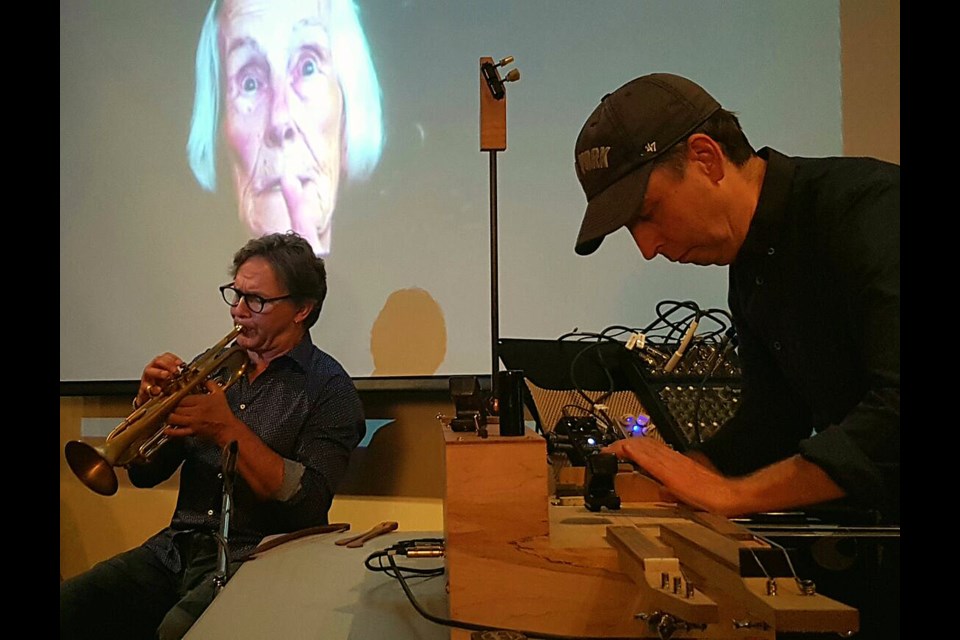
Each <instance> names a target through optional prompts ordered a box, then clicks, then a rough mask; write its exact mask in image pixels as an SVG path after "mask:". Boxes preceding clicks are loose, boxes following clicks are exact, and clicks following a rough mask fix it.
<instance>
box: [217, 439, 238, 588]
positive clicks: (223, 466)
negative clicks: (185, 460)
mask: <svg viewBox="0 0 960 640" xmlns="http://www.w3.org/2000/svg"><path fill="white" fill-rule="evenodd" d="M237 448H238V445H237V441H236V440H231V441H230V443H229V444H228V445H227V446H225V447H224V448H223V453H222V455H221V457H220V475H221V476H222V477H223V498H222V501H221V504H220V530H219V533H218V535H217V572H216V573H215V574H214V576H213V582H214V587H215V589H216V591H215V595H218V594H219V593H220V592H221V591H222V590H223V588H224V587H225V586H226V584H227V581H228V580H229V579H230V574H229V570H230V549H229V547H228V545H227V542H228V539H229V534H230V516H231V514H232V512H233V482H234V479H235V478H236V475H237Z"/></svg>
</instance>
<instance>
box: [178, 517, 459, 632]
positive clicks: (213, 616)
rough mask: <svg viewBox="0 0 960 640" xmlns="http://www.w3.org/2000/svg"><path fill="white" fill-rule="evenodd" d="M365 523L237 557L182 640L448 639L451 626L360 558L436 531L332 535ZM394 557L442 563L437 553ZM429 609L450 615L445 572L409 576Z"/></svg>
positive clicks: (406, 562)
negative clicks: (360, 542)
mask: <svg viewBox="0 0 960 640" xmlns="http://www.w3.org/2000/svg"><path fill="white" fill-rule="evenodd" d="M357 533H362V531H349V532H345V533H329V534H324V535H317V536H311V537H305V538H301V539H298V540H293V541H291V542H287V543H285V544H283V545H280V546H278V547H275V548H273V549H270V550H269V551H266V552H265V553H263V554H262V555H260V556H258V557H255V558H253V559H252V560H249V561H247V562H246V563H244V564H243V565H241V567H240V569H239V570H238V571H237V573H236V574H235V575H234V576H232V577H231V579H230V581H229V582H228V583H227V585H226V586H225V587H224V589H223V591H221V592H220V594H219V595H218V596H217V597H216V598H215V599H214V601H213V603H211V605H210V607H209V608H208V609H207V610H206V612H205V613H204V614H203V615H202V616H201V617H200V619H199V620H198V621H197V623H196V624H195V625H194V626H193V628H192V629H191V630H190V632H189V633H188V634H187V636H186V638H187V640H218V639H223V640H245V639H250V640H264V639H272V638H278V639H282V640H297V639H299V638H304V639H306V638H310V639H323V640H327V639H330V640H336V639H338V638H349V639H351V640H366V639H368V638H370V639H378V638H396V639H398V640H402V639H414V640H441V639H442V640H449V637H450V629H449V628H448V627H446V626H443V625H439V624H435V623H433V622H430V621H429V620H427V619H426V618H424V617H422V616H421V615H420V614H419V613H417V611H416V609H414V607H413V605H412V604H411V603H410V602H409V600H408V599H407V597H406V595H405V594H404V592H403V589H402V588H401V586H400V584H399V583H398V582H397V581H396V580H394V579H393V578H390V577H389V576H387V575H386V574H385V573H382V572H373V571H370V570H368V569H367V568H366V567H365V566H364V560H365V559H366V558H367V557H368V556H369V555H370V554H371V553H372V552H374V551H379V550H382V549H385V548H387V547H389V546H391V545H392V544H394V543H396V542H399V541H401V540H409V539H414V538H439V537H442V534H441V533H438V532H422V531H421V532H410V531H394V532H392V533H390V534H387V535H383V536H380V537H378V538H374V539H373V540H371V541H369V542H367V543H366V544H365V545H364V546H363V547H360V548H356V549H349V548H347V547H344V546H337V545H335V544H334V541H335V540H337V539H339V538H342V537H346V536H349V535H352V534H357ZM396 561H397V563H398V564H401V565H406V566H417V567H441V566H443V564H442V563H443V559H442V558H435V559H423V560H410V559H408V558H405V557H402V556H397V557H396ZM408 583H410V584H411V587H412V589H413V591H414V594H415V595H416V597H417V600H418V601H419V602H420V604H421V606H422V607H424V608H425V609H426V610H427V611H429V612H430V613H431V614H433V615H435V616H438V617H441V618H446V617H447V615H448V607H447V596H446V591H445V585H446V577H445V576H443V575H440V576H436V577H430V578H420V577H417V578H412V579H410V578H408Z"/></svg>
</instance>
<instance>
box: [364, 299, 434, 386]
mask: <svg viewBox="0 0 960 640" xmlns="http://www.w3.org/2000/svg"><path fill="white" fill-rule="evenodd" d="M370 354H371V355H372V356H373V375H375V376H428V375H432V374H434V373H436V371H437V369H438V368H440V364H441V363H442V362H443V359H444V358H445V357H446V355H447V325H446V321H445V320H444V317H443V310H442V309H441V308H440V305H439V304H437V301H436V300H434V299H433V296H431V295H430V293H429V292H427V291H426V290H424V289H419V288H411V289H398V290H396V291H394V292H393V293H391V294H390V295H389V297H387V301H386V302H385V303H384V305H383V308H382V309H381V310H380V313H379V314H378V315H377V319H376V320H374V322H373V327H372V328H371V329H370Z"/></svg>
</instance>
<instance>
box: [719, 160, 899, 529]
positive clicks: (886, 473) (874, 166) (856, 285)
mask: <svg viewBox="0 0 960 640" xmlns="http://www.w3.org/2000/svg"><path fill="white" fill-rule="evenodd" d="M760 155H761V157H765V158H766V159H767V170H766V174H765V176H764V182H763V188H762V190H761V193H760V201H759V203H758V205H757V211H756V213H755V215H754V218H753V221H752V222H751V225H750V231H749V233H748V234H747V238H746V240H745V242H744V244H743V246H742V247H741V249H740V252H739V253H738V255H737V258H736V260H735V261H734V262H733V264H732V265H731V266H730V291H729V304H730V310H731V312H732V314H733V318H734V322H735V325H736V328H737V332H738V336H739V340H740V350H739V355H740V358H741V362H742V365H743V374H744V386H743V400H742V402H741V406H740V410H739V411H738V413H737V415H736V416H735V417H734V418H733V419H732V420H731V421H730V422H728V423H727V424H726V425H725V426H724V427H723V428H722V429H721V430H720V431H719V432H718V433H717V435H715V436H714V437H713V438H712V439H711V440H709V441H707V442H706V443H705V444H704V445H702V450H703V451H704V453H706V454H707V456H708V457H709V458H710V460H711V461H712V462H713V463H714V464H715V465H716V466H717V468H718V469H720V470H721V471H723V472H724V473H726V474H729V475H742V474H746V473H749V472H751V471H753V470H755V469H758V468H760V467H762V466H766V465H769V464H772V463H774V462H776V461H778V460H782V459H784V458H787V457H789V456H791V455H794V454H797V453H799V454H801V455H802V456H803V457H804V458H806V459H808V460H810V461H812V462H814V463H815V464H817V465H818V466H820V467H821V468H823V469H824V471H826V472H827V474H828V475H829V476H830V477H831V478H832V479H833V480H834V482H836V483H837V484H838V485H839V486H840V487H842V488H843V489H844V490H845V491H846V493H847V495H848V497H849V499H850V500H851V501H853V503H855V504H857V505H859V506H866V507H869V508H871V509H877V510H878V511H879V512H880V514H881V515H883V516H884V517H885V518H887V519H891V520H896V521H899V511H900V167H899V166H898V165H893V164H889V163H885V162H880V161H878V160H872V159H869V158H790V157H787V156H783V155H781V154H779V153H777V152H776V151H773V150H770V149H764V150H762V151H761V152H760Z"/></svg>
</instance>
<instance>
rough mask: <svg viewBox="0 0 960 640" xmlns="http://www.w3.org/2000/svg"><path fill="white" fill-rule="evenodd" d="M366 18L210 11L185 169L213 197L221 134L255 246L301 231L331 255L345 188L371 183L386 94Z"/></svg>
mask: <svg viewBox="0 0 960 640" xmlns="http://www.w3.org/2000/svg"><path fill="white" fill-rule="evenodd" d="M358 11H359V10H358V7H357V5H356V3H355V2H354V0H260V1H256V0H213V1H212V3H211V5H210V9H209V11H208V12H207V16H206V18H205V20H204V23H203V28H202V29H201V31H200V40H199V42H198V43H197V60H196V73H197V86H196V94H195V96H194V104H193V116H192V117H191V120H190V137H189V140H188V142H187V158H188V160H189V162H190V168H191V170H192V171H193V175H194V176H195V177H196V179H197V182H198V183H199V184H200V186H202V187H203V188H204V189H206V190H207V191H215V190H216V188H217V170H216V164H217V155H218V154H217V146H218V145H217V140H218V138H219V136H220V135H221V134H222V136H223V137H222V140H223V141H224V143H225V145H224V146H225V148H226V151H227V152H228V154H229V157H230V161H231V162H230V164H231V165H232V169H233V178H234V186H235V187H236V195H237V201H238V203H239V208H240V219H241V221H242V222H243V223H244V226H245V227H246V228H247V231H249V233H250V235H251V236H254V237H256V236H261V235H264V234H267V233H273V232H284V231H288V230H293V231H296V232H297V233H299V234H300V235H302V236H303V237H304V238H306V239H307V240H308V241H309V242H310V244H311V245H312V246H313V248H314V250H315V251H316V252H317V254H318V255H326V254H328V253H330V250H331V228H332V216H333V209H334V206H335V204H336V201H337V193H338V190H339V188H340V183H341V180H350V181H354V180H359V179H362V178H365V177H367V176H368V175H370V173H371V172H372V171H373V170H374V168H376V166H377V163H378V162H379V160H380V153H381V151H382V148H383V118H382V114H381V106H380V84H379V82H378V80H377V74H376V72H375V70H374V67H373V60H372V58H371V55H370V49H369V47H368V45H367V39H366V36H365V34H364V32H363V28H362V27H361V25H360V18H359V14H358ZM221 119H222V121H223V123H222V124H223V126H222V127H221V126H220V125H221Z"/></svg>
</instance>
